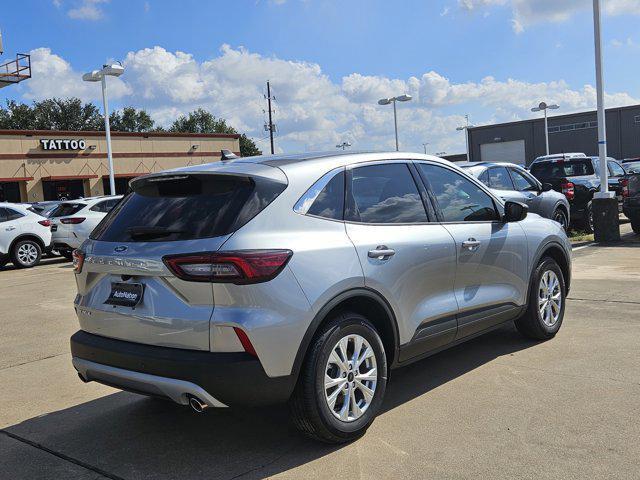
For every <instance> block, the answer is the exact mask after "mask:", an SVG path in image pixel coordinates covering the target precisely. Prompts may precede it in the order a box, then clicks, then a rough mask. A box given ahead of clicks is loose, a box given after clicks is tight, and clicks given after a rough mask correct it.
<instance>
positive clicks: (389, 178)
mask: <svg viewBox="0 0 640 480" xmlns="http://www.w3.org/2000/svg"><path fill="white" fill-rule="evenodd" d="M412 172H413V173H412ZM416 178H417V173H416V172H415V170H414V169H413V166H411V167H410V166H409V164H408V163H407V162H397V161H387V162H384V163H380V164H378V163H376V164H372V163H367V164H359V165H353V166H351V167H350V168H348V169H347V181H346V184H347V191H346V208H345V225H346V231H347V235H348V236H349V238H350V239H351V241H352V242H353V244H354V246H355V248H356V251H357V254H358V259H359V260H360V264H361V265H362V270H363V274H364V282H365V285H366V286H367V287H369V288H371V289H373V290H375V291H377V292H379V293H381V294H382V295H383V296H384V297H385V298H386V299H387V301H388V302H389V304H390V306H391V308H392V309H393V311H394V313H395V315H396V320H397V323H398V330H399V337H400V344H401V350H400V358H399V360H400V361H403V360H405V359H408V358H411V357H415V356H417V355H419V354H420V353H422V352H424V351H427V350H431V349H434V348H438V347H439V346H442V345H446V344H447V343H450V342H452V341H453V339H454V338H455V335H456V326H457V323H456V312H457V303H456V300H455V296H454V295H453V286H454V279H455V269H456V252H455V244H454V242H453V239H452V238H451V235H449V233H448V232H447V230H446V229H445V228H444V227H443V226H442V225H440V224H438V223H437V222H430V218H429V217H428V215H427V212H426V209H425V203H424V200H425V199H426V196H425V195H421V192H420V190H419V188H423V186H422V184H420V183H416ZM422 193H423V194H425V193H426V192H425V191H423V192H422Z"/></svg>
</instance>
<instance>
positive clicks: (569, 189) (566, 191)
mask: <svg viewBox="0 0 640 480" xmlns="http://www.w3.org/2000/svg"><path fill="white" fill-rule="evenodd" d="M560 188H561V189H562V193H563V195H564V196H565V197H567V200H573V197H575V196H576V190H575V185H574V184H573V183H572V182H570V181H568V180H563V181H562V183H561V184H560Z"/></svg>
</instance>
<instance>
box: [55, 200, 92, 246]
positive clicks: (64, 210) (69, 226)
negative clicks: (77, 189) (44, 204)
mask: <svg viewBox="0 0 640 480" xmlns="http://www.w3.org/2000/svg"><path fill="white" fill-rule="evenodd" d="M86 206H87V204H86V203H82V202H65V203H61V204H60V205H58V206H57V207H56V208H55V210H53V212H51V215H50V216H49V219H50V220H51V233H52V234H53V238H54V241H56V240H59V241H64V239H65V238H69V237H70V236H71V235H72V231H73V225H74V223H73V222H74V221H77V220H79V219H80V218H82V215H81V212H82V210H83V209H84V208H85V207H86ZM63 220H64V221H63Z"/></svg>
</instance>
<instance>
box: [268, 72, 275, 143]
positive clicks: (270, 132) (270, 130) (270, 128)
mask: <svg viewBox="0 0 640 480" xmlns="http://www.w3.org/2000/svg"><path fill="white" fill-rule="evenodd" d="M267 104H268V106H269V125H268V126H267V130H269V139H270V140H271V155H273V154H274V149H273V130H274V129H273V119H272V117H271V85H270V84H269V80H267Z"/></svg>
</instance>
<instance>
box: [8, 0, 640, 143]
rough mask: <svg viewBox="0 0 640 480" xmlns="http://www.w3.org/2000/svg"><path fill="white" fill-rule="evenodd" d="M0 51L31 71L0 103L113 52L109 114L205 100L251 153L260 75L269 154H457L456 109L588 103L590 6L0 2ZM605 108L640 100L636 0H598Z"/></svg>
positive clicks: (30, 94) (47, 91) (84, 86)
mask: <svg viewBox="0 0 640 480" xmlns="http://www.w3.org/2000/svg"><path fill="white" fill-rule="evenodd" d="M5 2H6V4H5V7H4V8H3V10H2V16H1V17H0V29H1V30H2V37H3V41H4V49H5V53H4V55H3V56H2V57H0V60H1V61H8V60H10V59H11V58H12V57H13V56H14V55H15V53H18V52H19V53H30V54H31V60H32V78H31V79H29V80H26V81H24V82H22V83H21V84H19V85H14V86H11V87H7V88H3V89H0V102H1V103H3V104H4V102H5V101H6V100H9V99H13V100H18V101H21V102H26V103H30V102H32V101H37V100H40V99H43V98H50V97H53V96H56V97H69V96H75V97H80V98H81V99H82V100H84V101H90V102H94V103H96V104H97V105H99V106H100V107H101V105H102V104H101V96H100V95H101V92H100V86H99V84H96V83H88V82H82V80H81V76H82V73H84V72H86V71H90V70H93V69H96V68H100V66H101V65H102V64H103V63H105V62H113V61H120V62H122V64H123V65H124V67H125V73H124V75H122V77H120V78H110V79H109V82H108V90H109V100H110V108H111V109H119V108H122V107H125V106H134V107H137V108H144V109H145V110H147V111H148V112H149V113H150V114H151V115H152V116H153V118H154V119H155V120H156V121H157V122H158V123H159V124H160V125H164V126H167V125H169V124H170V123H171V122H172V121H173V119H175V118H176V117H177V116H179V115H181V114H185V113H187V112H189V111H191V110H194V109H196V108H199V107H202V108H205V109H207V110H209V111H211V112H212V113H213V114H214V115H216V116H218V117H222V118H225V119H226V120H227V121H228V122H229V123H230V124H231V125H233V126H234V127H235V128H236V129H238V130H239V131H240V132H243V133H247V135H249V136H250V137H252V138H253V139H254V140H255V141H256V142H257V144H258V146H259V148H261V149H262V150H264V151H267V150H268V138H267V134H266V133H265V131H264V123H265V121H266V115H265V113H264V111H265V110H266V100H265V98H264V94H265V93H266V87H265V82H266V81H267V80H269V81H270V82H271V86H272V93H273V95H274V96H275V99H276V100H275V104H274V108H275V115H274V121H275V123H276V126H277V135H276V150H277V151H278V152H295V151H310V150H331V149H335V148H336V144H338V143H341V142H343V141H347V142H350V143H351V144H352V148H354V149H383V150H384V149H389V150H390V149H393V148H394V146H395V143H394V136H393V111H392V108H391V106H379V105H378V104H377V101H378V99H380V98H384V97H391V96H397V95H401V94H404V93H408V94H410V95H412V97H413V99H412V100H411V101H410V102H406V103H399V104H398V124H399V132H400V146H401V150H407V151H423V148H424V147H423V144H424V143H428V145H427V147H426V148H427V151H428V152H429V153H440V152H446V153H449V154H452V153H462V152H464V149H465V142H464V135H463V133H462V132H459V131H457V130H456V127H458V126H460V125H463V124H464V122H465V114H468V115H469V118H470V122H471V123H472V124H475V125H482V124H488V123H495V122H505V121H513V120H518V119H526V118H532V117H534V116H535V115H539V114H535V113H532V112H531V111H530V109H531V107H533V106H535V105H537V104H538V103H539V102H540V101H542V100H544V101H546V102H547V103H558V104H559V105H560V110H557V111H556V112H557V113H558V114H561V113H570V112H575V111H584V110H592V109H595V105H596V93H595V88H594V85H595V68H594V43H593V17H592V10H591V7H592V2H591V0H428V1H427V0H422V1H420V0H394V1H390V0H386V1H385V0H366V1H365V0H340V1H338V0H333V1H332V0H234V1H222V0H218V1H206V2H205V1H196V0H181V1H177V2H176V1H165V0H21V1H20V2H15V1H8V0H5ZM602 4H603V11H604V13H603V18H602V22H603V26H602V29H603V45H604V50H603V52H604V66H605V68H604V75H605V91H606V95H605V104H606V106H607V107H614V106H623V105H631V104H636V103H640V31H639V30H638V28H637V25H638V24H639V23H638V22H640V0H602Z"/></svg>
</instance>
